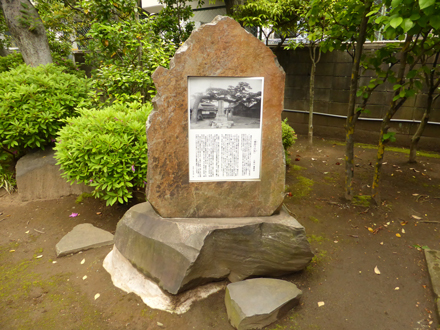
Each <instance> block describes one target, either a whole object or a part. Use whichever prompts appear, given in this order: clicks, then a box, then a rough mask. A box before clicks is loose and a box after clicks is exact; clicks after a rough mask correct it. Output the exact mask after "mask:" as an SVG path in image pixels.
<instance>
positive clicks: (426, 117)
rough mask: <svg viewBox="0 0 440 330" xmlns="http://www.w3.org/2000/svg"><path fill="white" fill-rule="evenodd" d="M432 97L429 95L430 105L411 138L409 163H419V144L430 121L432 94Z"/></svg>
mask: <svg viewBox="0 0 440 330" xmlns="http://www.w3.org/2000/svg"><path fill="white" fill-rule="evenodd" d="M430 96H431V97H429V96H428V106H427V107H426V109H425V113H424V114H423V118H422V120H421V121H420V124H419V127H418V128H417V131H416V132H415V133H414V135H413V137H412V138H411V144H410V147H409V160H408V162H409V163H417V161H416V158H417V146H418V144H419V141H420V137H421V136H422V134H423V131H424V130H425V127H426V124H427V123H428V121H429V114H430V112H431V105H432V95H430Z"/></svg>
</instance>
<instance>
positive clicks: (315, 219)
mask: <svg viewBox="0 0 440 330" xmlns="http://www.w3.org/2000/svg"><path fill="white" fill-rule="evenodd" d="M309 219H310V220H312V221H313V222H316V223H318V222H319V219H318V218H315V217H309Z"/></svg>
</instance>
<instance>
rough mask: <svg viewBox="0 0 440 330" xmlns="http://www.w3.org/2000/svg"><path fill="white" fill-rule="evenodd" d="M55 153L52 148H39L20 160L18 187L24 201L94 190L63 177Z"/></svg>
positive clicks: (18, 163) (18, 164) (55, 197)
mask: <svg viewBox="0 0 440 330" xmlns="http://www.w3.org/2000/svg"><path fill="white" fill-rule="evenodd" d="M54 154H55V151H53V150H52V149H46V150H39V151H37V152H34V153H31V154H27V155H25V156H23V157H22V158H20V159H19V160H18V162H17V165H16V167H15V169H16V173H17V188H18V194H19V196H21V199H22V200H23V201H30V200H36V199H57V198H60V197H62V196H68V195H80V194H82V193H83V192H91V191H92V189H91V188H90V187H87V186H85V185H83V184H73V185H71V184H70V183H69V182H67V181H66V180H65V179H64V178H62V177H61V172H60V167H59V166H58V165H56V159H55V158H54Z"/></svg>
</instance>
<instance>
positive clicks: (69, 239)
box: [55, 223, 113, 257]
mask: <svg viewBox="0 0 440 330" xmlns="http://www.w3.org/2000/svg"><path fill="white" fill-rule="evenodd" d="M112 244H113V235H112V234H111V233H109V232H108V231H105V230H102V229H100V228H96V227H95V226H93V225H92V224H90V223H82V224H79V225H77V226H75V227H74V228H73V229H72V230H71V231H70V232H68V233H67V234H66V235H65V236H64V237H63V238H62V239H61V240H60V241H59V242H58V243H57V245H56V246H55V249H56V252H57V257H62V256H65V255H68V254H70V253H75V252H79V251H84V250H89V249H93V248H98V247H101V246H107V245H112Z"/></svg>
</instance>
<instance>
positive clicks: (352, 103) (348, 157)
mask: <svg viewBox="0 0 440 330" xmlns="http://www.w3.org/2000/svg"><path fill="white" fill-rule="evenodd" d="M372 4H373V1H372V0H368V1H365V8H364V13H363V17H362V21H361V25H360V27H359V36H358V38H357V40H356V52H355V54H354V60H353V66H352V68H351V81H350V98H349V100H348V110H347V121H346V124H345V199H347V200H349V201H350V200H352V199H353V190H352V185H353V173H354V138H353V134H354V127H355V125H356V121H357V118H358V117H359V114H357V113H356V111H355V107H356V92H357V89H358V80H359V67H360V63H361V56H362V52H363V48H364V43H365V39H366V34H367V24H368V17H367V14H368V13H369V12H370V9H371V6H372Z"/></svg>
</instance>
